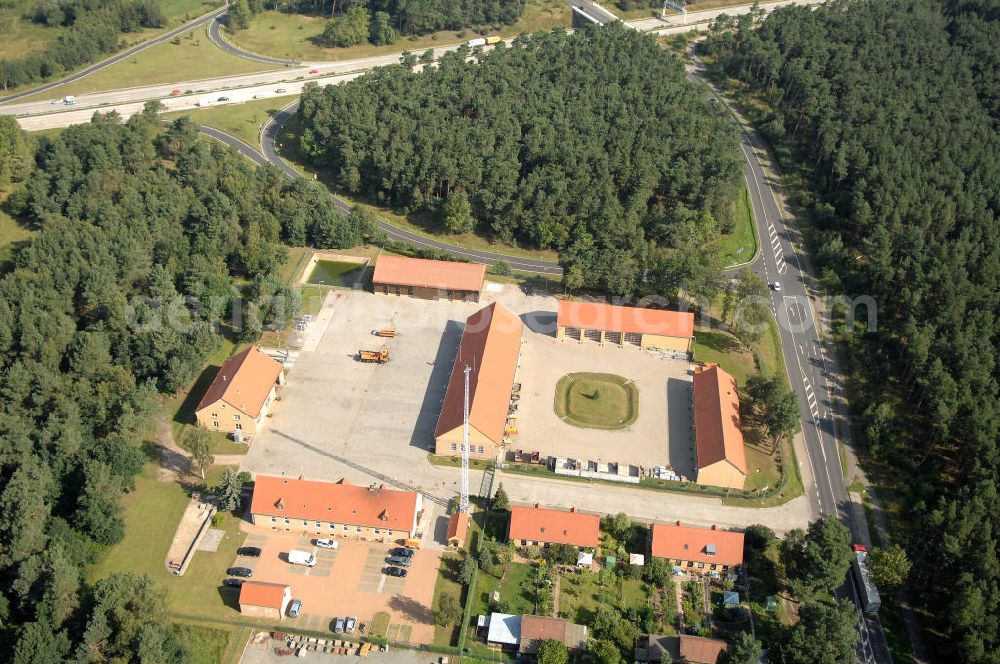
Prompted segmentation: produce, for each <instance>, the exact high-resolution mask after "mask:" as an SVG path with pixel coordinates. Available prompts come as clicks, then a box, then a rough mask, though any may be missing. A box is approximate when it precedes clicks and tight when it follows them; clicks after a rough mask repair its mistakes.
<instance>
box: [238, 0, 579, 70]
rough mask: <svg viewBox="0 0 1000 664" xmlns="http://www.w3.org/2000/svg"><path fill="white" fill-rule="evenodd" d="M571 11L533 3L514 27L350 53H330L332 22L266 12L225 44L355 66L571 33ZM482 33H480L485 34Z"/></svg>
mask: <svg viewBox="0 0 1000 664" xmlns="http://www.w3.org/2000/svg"><path fill="white" fill-rule="evenodd" d="M571 12H572V10H571V9H570V8H569V5H568V4H566V3H564V2H562V0H528V1H527V2H526V3H525V8H524V15H523V16H522V17H521V19H520V20H518V21H517V22H516V23H514V24H513V25H510V26H499V27H498V28H497V29H494V27H493V26H482V27H478V28H466V29H463V30H442V31H440V32H432V33H430V34H427V35H410V36H406V37H402V38H401V39H399V40H398V41H397V42H396V43H394V44H388V45H385V46H375V45H373V44H368V43H364V44H358V45H357V46H349V47H346V48H332V47H326V46H324V45H323V44H322V41H321V39H320V36H321V35H322V34H323V29H324V28H325V27H326V23H327V21H328V20H329V17H328V16H314V15H305V14H286V13H284V12H278V11H266V12H261V13H260V14H258V15H257V16H255V17H254V18H253V20H252V21H251V22H250V27H249V28H247V29H246V30H240V31H239V32H236V33H231V34H226V36H225V38H226V39H227V40H229V41H230V42H232V43H233V44H234V45H236V46H239V47H240V48H243V49H246V50H248V51H250V52H252V53H258V54H262V55H269V56H271V57H276V58H282V59H288V60H298V61H304V62H305V61H320V60H327V61H330V60H351V59H355V58H368V57H373V56H377V55H386V54H390V53H398V52H400V51H411V52H415V53H416V52H422V51H425V50H427V49H429V48H437V47H440V46H447V45H449V44H460V43H462V42H463V41H468V40H469V39H473V38H475V37H478V36H479V34H488V35H500V36H502V37H513V36H515V35H518V34H520V33H522V32H526V33H532V32H537V31H538V30H550V29H552V28H554V27H557V26H563V27H567V28H568V27H570V25H571V22H572V19H571ZM480 31H481V32H480Z"/></svg>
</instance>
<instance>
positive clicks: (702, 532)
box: [651, 521, 743, 575]
mask: <svg viewBox="0 0 1000 664" xmlns="http://www.w3.org/2000/svg"><path fill="white" fill-rule="evenodd" d="M652 531H653V541H652V547H651V548H652V551H651V553H652V554H653V556H654V557H656V558H662V559H663V560H665V561H667V562H668V563H669V564H670V565H672V566H673V567H676V568H678V569H680V570H681V571H684V572H693V573H697V574H708V573H711V572H716V573H718V574H719V575H721V574H724V573H726V572H728V571H729V570H730V568H732V567H735V566H736V565H742V564H743V533H741V532H738V531H732V530H720V529H718V528H716V527H715V526H712V527H711V528H696V527H693V526H685V525H682V524H681V522H680V521H678V522H676V523H654V524H652Z"/></svg>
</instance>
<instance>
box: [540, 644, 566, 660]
mask: <svg viewBox="0 0 1000 664" xmlns="http://www.w3.org/2000/svg"><path fill="white" fill-rule="evenodd" d="M537 657H538V664H567V662H569V651H568V650H567V649H566V644H565V643H563V642H562V641H557V640H556V639H545V640H544V641H542V643H541V644H540V645H539V646H538V655H537Z"/></svg>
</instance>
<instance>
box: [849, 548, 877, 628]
mask: <svg viewBox="0 0 1000 664" xmlns="http://www.w3.org/2000/svg"><path fill="white" fill-rule="evenodd" d="M851 549H852V550H853V552H854V558H853V559H852V560H851V576H852V577H853V579H854V587H855V588H857V590H858V598H859V599H860V600H861V610H862V611H864V612H865V613H867V614H869V615H875V614H877V613H878V610H879V608H880V607H881V606H882V598H881V597H879V595H878V589H877V588H876V587H875V583H874V582H873V581H872V578H871V574H869V572H868V549H866V548H865V547H864V546H862V545H861V544H852V545H851Z"/></svg>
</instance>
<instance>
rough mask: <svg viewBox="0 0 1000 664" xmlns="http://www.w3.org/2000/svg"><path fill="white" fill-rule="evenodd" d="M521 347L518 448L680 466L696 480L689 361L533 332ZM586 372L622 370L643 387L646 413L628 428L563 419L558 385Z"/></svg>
mask: <svg viewBox="0 0 1000 664" xmlns="http://www.w3.org/2000/svg"><path fill="white" fill-rule="evenodd" d="M525 336H526V339H527V341H526V343H524V344H523V346H522V348H521V368H520V373H519V378H518V380H519V381H520V383H521V385H522V388H521V399H520V402H519V405H518V413H517V428H518V435H517V436H516V438H515V440H514V445H513V447H514V448H515V449H523V450H524V451H525V452H529V451H534V450H537V451H539V452H541V453H542V457H543V458H544V457H545V456H548V455H552V456H558V457H563V458H573V459H577V460H582V461H588V460H593V461H597V462H601V463H607V462H611V461H614V462H618V463H625V464H630V465H636V466H642V467H643V468H646V469H649V468H651V467H653V466H657V465H672V466H673V467H674V469H675V470H676V471H677V472H678V473H679V474H680V475H682V476H686V477H688V478H690V479H694V468H695V460H694V442H693V428H692V423H691V419H692V418H691V409H692V393H691V390H692V377H691V375H690V374H691V365H690V363H689V362H688V361H687V360H679V359H673V358H669V357H663V356H661V354H660V353H658V352H650V351H646V350H643V349H641V348H638V347H636V346H625V347H620V346H617V345H614V344H604V345H601V344H598V343H595V342H593V341H582V342H581V341H573V340H564V341H558V340H556V339H554V338H552V337H551V336H549V335H547V334H541V333H532V332H528V333H526V335H525ZM579 371H592V372H597V373H611V374H617V375H619V376H622V377H624V378H627V379H629V380H631V381H632V382H633V383H635V385H636V386H637V387H638V388H639V416H638V418H637V419H636V421H635V422H634V423H633V424H632V425H631V426H629V427H628V428H626V429H622V430H620V431H607V430H601V429H587V428H581V427H577V426H573V425H571V424H567V423H566V422H563V421H562V420H561V419H560V418H559V417H558V416H557V415H556V413H555V410H554V409H553V400H554V397H555V390H556V383H557V382H558V381H559V379H560V378H562V377H563V376H564V375H566V374H568V373H573V372H579Z"/></svg>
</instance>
